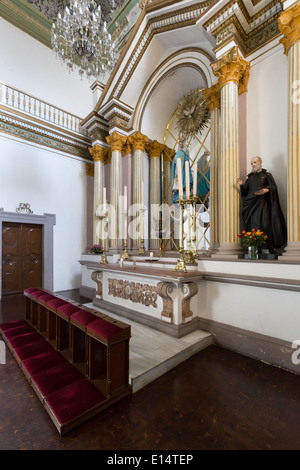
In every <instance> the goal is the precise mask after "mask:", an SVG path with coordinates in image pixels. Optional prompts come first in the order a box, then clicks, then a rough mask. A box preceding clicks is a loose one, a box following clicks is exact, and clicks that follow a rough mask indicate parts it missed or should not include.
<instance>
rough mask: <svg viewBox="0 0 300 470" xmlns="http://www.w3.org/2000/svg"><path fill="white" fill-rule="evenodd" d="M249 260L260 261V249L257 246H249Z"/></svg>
mask: <svg viewBox="0 0 300 470" xmlns="http://www.w3.org/2000/svg"><path fill="white" fill-rule="evenodd" d="M248 256H249V259H258V248H257V246H248Z"/></svg>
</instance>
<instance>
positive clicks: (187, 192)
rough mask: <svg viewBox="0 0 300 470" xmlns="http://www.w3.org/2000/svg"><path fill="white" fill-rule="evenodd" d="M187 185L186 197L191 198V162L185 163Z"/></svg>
mask: <svg viewBox="0 0 300 470" xmlns="http://www.w3.org/2000/svg"><path fill="white" fill-rule="evenodd" d="M185 185H186V197H187V198H189V197H190V167H189V162H185Z"/></svg>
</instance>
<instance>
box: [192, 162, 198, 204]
mask: <svg viewBox="0 0 300 470" xmlns="http://www.w3.org/2000/svg"><path fill="white" fill-rule="evenodd" d="M197 179H198V168H197V163H196V162H195V163H194V181H193V195H194V196H196V194H197Z"/></svg>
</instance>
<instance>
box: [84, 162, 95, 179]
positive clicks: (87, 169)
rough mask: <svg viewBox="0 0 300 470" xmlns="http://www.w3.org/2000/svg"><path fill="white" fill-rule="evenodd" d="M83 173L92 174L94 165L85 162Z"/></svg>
mask: <svg viewBox="0 0 300 470" xmlns="http://www.w3.org/2000/svg"><path fill="white" fill-rule="evenodd" d="M85 174H86V176H94V165H93V164H92V163H86V164H85Z"/></svg>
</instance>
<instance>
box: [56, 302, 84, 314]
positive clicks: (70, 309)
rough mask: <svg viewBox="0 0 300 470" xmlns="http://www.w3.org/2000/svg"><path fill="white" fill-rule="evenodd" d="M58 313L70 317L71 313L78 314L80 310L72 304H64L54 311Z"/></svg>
mask: <svg viewBox="0 0 300 470" xmlns="http://www.w3.org/2000/svg"><path fill="white" fill-rule="evenodd" d="M56 310H57V311H58V312H60V313H63V314H64V315H66V316H68V317H70V316H71V315H72V314H73V313H75V312H79V311H80V310H81V309H80V308H79V307H78V306H77V305H74V304H69V303H67V304H64V305H61V306H60V307H57V309H56Z"/></svg>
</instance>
